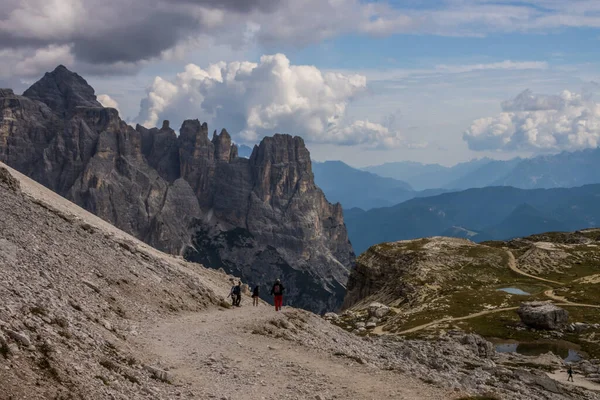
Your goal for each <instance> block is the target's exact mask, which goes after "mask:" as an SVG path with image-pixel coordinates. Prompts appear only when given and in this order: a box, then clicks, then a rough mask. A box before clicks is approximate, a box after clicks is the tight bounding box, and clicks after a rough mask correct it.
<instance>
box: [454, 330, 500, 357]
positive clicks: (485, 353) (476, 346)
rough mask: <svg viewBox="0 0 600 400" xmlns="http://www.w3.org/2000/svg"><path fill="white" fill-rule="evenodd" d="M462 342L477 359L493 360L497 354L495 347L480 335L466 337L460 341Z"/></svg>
mask: <svg viewBox="0 0 600 400" xmlns="http://www.w3.org/2000/svg"><path fill="white" fill-rule="evenodd" d="M460 342H461V343H462V344H463V345H465V346H466V347H468V348H469V349H470V350H471V351H472V352H473V354H475V355H476V356H477V357H481V358H491V357H492V356H493V355H494V354H495V352H496V351H495V349H494V345H493V344H492V343H491V342H488V341H487V340H485V339H484V338H482V337H481V336H479V335H474V334H468V335H465V336H463V337H462V338H461V339H460Z"/></svg>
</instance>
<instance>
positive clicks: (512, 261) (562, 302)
mask: <svg viewBox="0 0 600 400" xmlns="http://www.w3.org/2000/svg"><path fill="white" fill-rule="evenodd" d="M506 253H507V254H508V267H509V268H510V269H511V270H512V271H514V272H516V273H517V274H519V275H523V276H526V277H528V278H532V279H536V280H538V281H542V282H548V283H553V284H556V285H561V286H562V285H564V284H563V283H561V282H557V281H552V280H550V279H544V278H540V277H539V276H535V275H531V274H528V273H527V272H524V271H521V270H520V269H519V267H518V266H517V261H516V259H515V256H514V255H513V253H512V252H511V251H510V250H507V251H506ZM544 296H546V297H548V298H550V299H552V300H554V301H558V302H560V303H555V304H556V305H557V306H563V307H564V306H570V307H589V308H599V309H600V305H596V304H582V303H574V302H572V301H569V300H567V299H566V298H565V297H561V296H557V295H555V294H554V289H548V290H546V291H544ZM518 308H519V307H504V308H496V309H493V310H485V311H480V312H477V313H474V314H469V315H465V316H463V317H446V318H440V319H437V320H435V321H431V322H428V323H426V324H423V325H419V326H415V327H413V328H410V329H406V330H404V331H401V332H393V333H391V332H386V331H384V330H383V326H378V327H376V328H375V329H373V331H372V332H373V333H374V334H377V335H390V334H394V335H405V334H408V333H414V332H418V331H422V330H424V329H427V328H431V327H433V326H436V325H440V324H444V323H448V322H456V321H464V320H467V319H472V318H478V317H482V316H485V315H489V314H494V313H499V312H503V311H512V310H517V309H518Z"/></svg>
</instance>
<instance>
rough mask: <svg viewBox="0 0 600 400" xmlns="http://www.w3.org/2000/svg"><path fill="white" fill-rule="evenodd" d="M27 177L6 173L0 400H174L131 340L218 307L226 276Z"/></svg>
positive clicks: (1, 225) (1, 188) (2, 180)
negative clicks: (167, 320) (163, 322)
mask: <svg viewBox="0 0 600 400" xmlns="http://www.w3.org/2000/svg"><path fill="white" fill-rule="evenodd" d="M13 173H15V172H14V171H13ZM22 178H23V179H24V180H23V182H24V184H23V188H22V189H21V185H20V184H19V182H18V181H17V180H16V179H14V178H13V177H12V176H11V175H10V174H9V173H8V170H7V169H5V168H4V167H2V166H1V165H0V270H1V272H2V273H1V277H0V298H1V299H2V303H1V304H0V347H1V353H2V354H1V355H0V365H1V368H0V382H2V385H1V386H2V390H1V392H2V393H1V394H0V398H3V399H8V398H12V399H42V398H43V399H53V398H57V399H58V398H64V399H67V398H82V399H84V398H85V399H89V398H95V399H101V398H109V396H111V394H114V395H115V396H121V397H117V398H123V396H125V397H126V398H131V399H137V398H147V393H145V392H144V390H143V388H144V387H145V386H160V387H161V392H163V393H165V394H169V393H170V395H171V396H174V395H175V393H176V388H171V387H170V385H168V384H164V383H161V382H160V379H161V377H160V376H159V375H156V373H157V372H156V371H154V372H153V370H151V369H150V368H148V367H152V366H144V365H143V364H142V363H141V362H140V359H139V354H136V352H135V351H134V350H132V349H131V348H130V345H129V344H128V341H129V339H130V338H132V337H135V336H136V335H138V334H139V331H140V325H141V324H143V323H145V321H153V320H156V319H160V318H164V317H165V316H167V315H170V314H174V313H176V312H182V311H199V310H204V309H206V308H208V307H212V306H215V305H217V304H219V303H221V301H222V297H223V296H222V294H223V293H227V287H228V281H227V276H226V275H225V274H222V273H220V272H218V271H212V270H207V269H204V268H202V267H201V266H199V265H197V264H192V263H187V262H184V261H183V260H182V259H177V258H172V257H169V256H166V255H164V254H162V253H159V252H157V251H155V250H153V249H152V248H150V247H149V246H146V245H144V244H143V243H141V242H139V241H138V240H136V239H134V238H133V237H130V236H129V235H127V234H125V233H123V232H121V231H119V230H117V229H115V228H113V227H112V226H110V225H108V224H106V223H105V222H103V221H102V220H100V219H98V218H95V217H93V216H92V215H90V214H88V213H86V212H84V211H83V210H81V209H78V207H76V206H74V205H72V204H69V203H68V202H67V201H65V200H64V199H61V198H60V197H59V196H56V195H53V194H52V193H50V192H48V191H46V190H44V189H41V188H39V187H37V186H36V185H35V184H34V183H32V182H29V183H27V182H28V181H27V180H26V178H24V177H22ZM144 367H147V368H148V369H144ZM153 377H154V378H158V379H159V380H156V379H152V378H153Z"/></svg>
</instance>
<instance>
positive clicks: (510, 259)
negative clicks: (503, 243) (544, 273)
mask: <svg viewBox="0 0 600 400" xmlns="http://www.w3.org/2000/svg"><path fill="white" fill-rule="evenodd" d="M506 253H507V254H508V267H509V268H510V269H511V270H512V271H513V272H516V273H517V274H519V275H523V276H526V277H528V278H531V279H536V280H538V281H542V282H548V283H553V284H555V285H561V286H562V285H563V284H562V283H560V282H557V281H552V280H550V279H544V278H540V277H539V276H535V275H531V274H528V273H527V272H525V271H521V270H520V269H519V267H518V266H517V260H516V259H515V256H514V255H513V253H512V251H510V250H507V251H506Z"/></svg>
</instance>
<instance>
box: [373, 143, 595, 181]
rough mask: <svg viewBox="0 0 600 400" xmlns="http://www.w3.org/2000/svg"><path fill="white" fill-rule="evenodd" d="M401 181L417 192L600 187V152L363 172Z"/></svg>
mask: <svg viewBox="0 0 600 400" xmlns="http://www.w3.org/2000/svg"><path fill="white" fill-rule="evenodd" d="M363 169H364V170H365V171H369V172H372V173H374V174H377V175H380V176H383V177H390V178H394V179H401V180H403V181H406V182H407V183H409V184H410V185H411V186H412V187H413V188H415V190H424V189H431V188H443V189H448V190H459V189H469V188H481V187H486V186H513V187H516V188H520V189H550V188H559V187H576V186H582V185H588V184H596V183H600V148H595V149H586V150H579V151H574V152H566V151H565V152H562V153H558V154H552V155H540V156H537V157H533V158H518V157H517V158H513V159H511V160H506V161H503V160H492V159H489V158H482V159H475V160H471V161H468V162H464V163H460V164H457V165H455V166H453V167H444V166H441V165H439V164H421V163H415V162H397V163H385V164H381V165H376V166H370V167H366V168H363Z"/></svg>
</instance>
